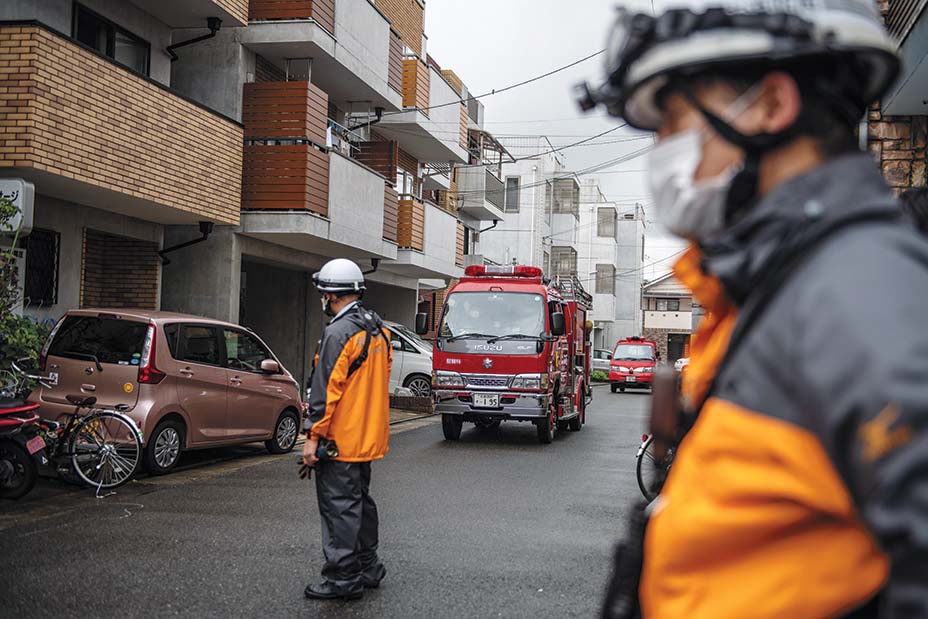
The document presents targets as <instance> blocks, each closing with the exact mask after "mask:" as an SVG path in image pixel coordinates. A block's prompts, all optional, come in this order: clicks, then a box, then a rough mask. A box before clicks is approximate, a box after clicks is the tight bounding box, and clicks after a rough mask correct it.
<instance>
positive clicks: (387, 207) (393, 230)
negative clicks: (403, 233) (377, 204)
mask: <svg viewBox="0 0 928 619" xmlns="http://www.w3.org/2000/svg"><path fill="white" fill-rule="evenodd" d="M398 231H399V195H398V194H397V192H396V189H395V188H394V187H393V185H391V184H390V183H386V184H385V185H384V189H383V238H384V239H386V240H388V241H392V242H394V243H396V242H397V240H398Z"/></svg>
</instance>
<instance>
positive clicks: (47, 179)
mask: <svg viewBox="0 0 928 619" xmlns="http://www.w3.org/2000/svg"><path fill="white" fill-rule="evenodd" d="M0 47H2V48H3V49H4V54H3V55H0V175H2V176H5V177H23V178H26V179H27V180H29V181H31V182H33V183H35V186H36V191H37V192H39V193H42V194H45V195H50V196H54V197H58V198H61V199H65V200H68V201H71V202H77V203H80V204H87V205H91V206H94V207H96V208H101V209H106V210H109V211H114V212H117V213H122V214H125V215H130V216H133V217H138V218H140V219H145V220H148V221H154V222H159V223H164V224H192V223H196V222H197V221H203V220H208V221H212V222H215V223H224V224H237V223H238V222H239V211H240V208H239V207H240V200H241V171H242V128H241V126H240V125H238V124H237V123H235V122H234V121H232V120H230V119H228V118H226V117H224V116H221V115H218V114H216V113H215V112H212V111H210V110H207V109H206V108H203V107H201V106H199V105H197V104H195V103H193V102H191V101H190V100H188V99H186V98H183V97H181V96H180V95H178V94H176V93H175V92H174V91H172V90H170V89H168V88H166V87H164V86H162V85H161V84H158V83H156V82H154V81H152V80H149V79H146V78H144V77H141V76H139V75H138V74H136V73H133V72H131V71H129V70H127V69H125V68H123V67H122V66H120V65H118V64H115V63H114V62H112V61H111V60H109V59H108V58H106V57H104V56H102V55H100V54H98V53H96V52H94V51H91V50H89V49H88V48H86V47H84V46H82V45H80V44H78V43H75V42H74V41H72V40H71V39H69V38H66V37H63V36H61V35H60V34H57V33H55V32H53V31H51V30H49V29H46V28H45V27H43V26H40V25H33V24H30V25H22V26H17V25H4V26H0Z"/></svg>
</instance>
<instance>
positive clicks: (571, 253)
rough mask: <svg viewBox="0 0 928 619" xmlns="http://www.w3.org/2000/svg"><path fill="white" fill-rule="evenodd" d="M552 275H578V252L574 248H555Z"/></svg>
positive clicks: (552, 259) (552, 255) (552, 252)
mask: <svg viewBox="0 0 928 619" xmlns="http://www.w3.org/2000/svg"><path fill="white" fill-rule="evenodd" d="M551 262H552V275H555V276H560V277H570V276H573V275H576V274H577V250H575V249H574V248H573V247H553V248H552V250H551Z"/></svg>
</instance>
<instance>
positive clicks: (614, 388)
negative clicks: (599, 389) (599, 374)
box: [609, 385, 619, 393]
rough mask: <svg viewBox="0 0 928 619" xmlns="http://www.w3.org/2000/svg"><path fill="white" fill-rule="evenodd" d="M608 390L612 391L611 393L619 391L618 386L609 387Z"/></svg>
mask: <svg viewBox="0 0 928 619" xmlns="http://www.w3.org/2000/svg"><path fill="white" fill-rule="evenodd" d="M609 388H610V389H611V390H612V393H615V392H616V391H618V390H619V386H618V385H609Z"/></svg>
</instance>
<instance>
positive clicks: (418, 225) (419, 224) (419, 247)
mask: <svg viewBox="0 0 928 619" xmlns="http://www.w3.org/2000/svg"><path fill="white" fill-rule="evenodd" d="M397 219H398V221H397V228H398V230H397V235H396V236H397V239H396V244H397V245H398V246H399V247H400V248H402V249H414V250H416V251H420V252H421V251H425V204H424V203H423V202H422V201H421V200H419V199H418V198H416V197H414V196H411V195H408V194H403V195H401V196H400V199H399V215H398V218H397Z"/></svg>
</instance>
